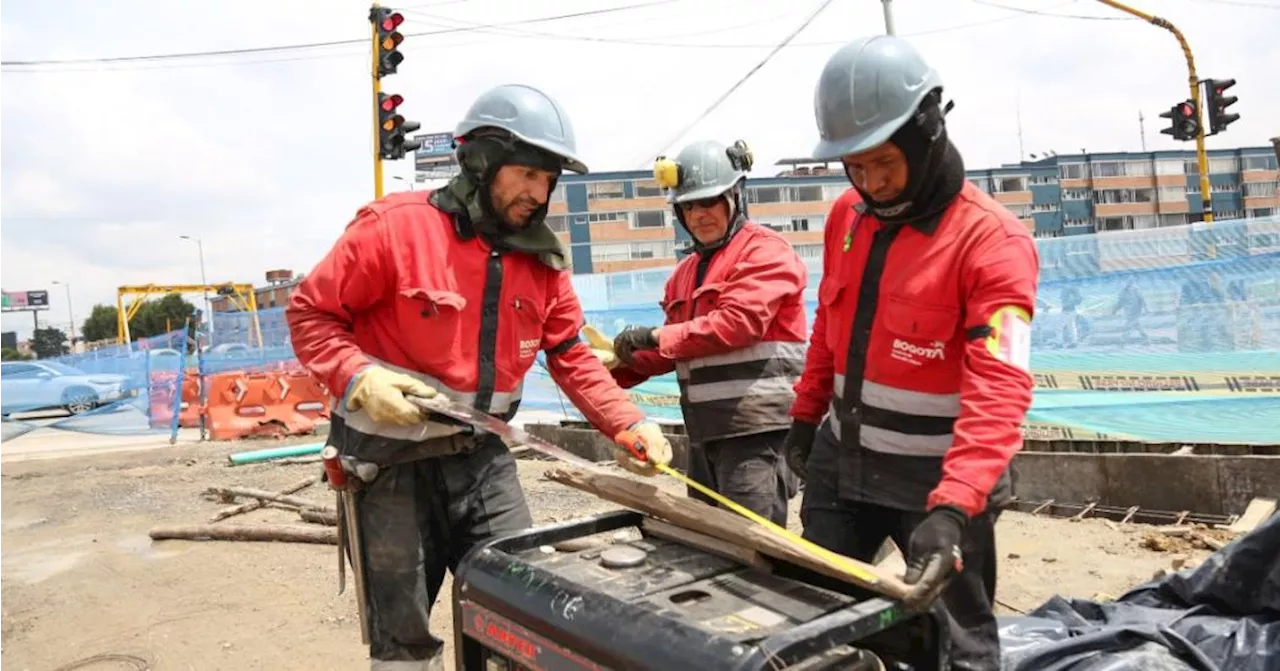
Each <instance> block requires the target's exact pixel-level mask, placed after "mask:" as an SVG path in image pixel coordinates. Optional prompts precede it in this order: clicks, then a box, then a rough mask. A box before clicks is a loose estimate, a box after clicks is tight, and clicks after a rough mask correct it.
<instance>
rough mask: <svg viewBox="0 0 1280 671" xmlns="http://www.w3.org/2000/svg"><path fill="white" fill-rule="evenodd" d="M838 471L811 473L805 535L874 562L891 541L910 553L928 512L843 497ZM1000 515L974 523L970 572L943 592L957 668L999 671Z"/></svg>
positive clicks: (969, 534)
mask: <svg viewBox="0 0 1280 671" xmlns="http://www.w3.org/2000/svg"><path fill="white" fill-rule="evenodd" d="M837 477H838V476H837V475H836V474H835V473H834V472H833V471H832V470H817V471H815V470H814V469H813V468H812V467H811V468H810V469H809V478H808V479H807V480H806V481H805V493H804V502H803V503H802V505H801V507H800V519H801V520H802V521H803V523H804V537H805V538H806V539H808V540H810V541H813V542H814V543H817V544H818V545H821V546H823V547H825V548H827V549H829V550H831V551H833V552H838V553H840V554H843V555H845V556H848V557H852V558H854V559H859V560H862V561H867V562H869V561H872V560H873V559H874V557H875V555H876V551H877V550H879V549H880V546H881V544H882V543H884V540H885V538H892V539H893V542H895V543H897V544H898V547H899V548H901V549H902V551H903V552H904V553H906V552H907V548H908V547H910V546H909V541H910V538H911V532H912V531H914V530H915V528H916V526H918V525H919V524H920V522H921V521H923V520H924V518H925V515H926V514H927V513H924V512H921V511H908V510H901V509H897V508H890V507H887V506H883V505H878V504H874V503H867V502H862V501H855V500H850V499H847V498H841V497H840V496H839V493H838V490H837V482H836V478H837ZM998 516H999V512H998V511H991V512H987V513H983V514H982V515H979V516H977V517H975V518H973V519H972V520H970V522H969V526H968V527H967V529H966V531H965V535H964V538H963V540H962V541H961V548H960V551H961V553H962V556H963V559H964V570H963V571H961V572H960V574H959V575H957V576H956V577H955V578H953V579H952V581H951V583H950V584H949V585H948V586H947V588H946V590H945V591H943V593H942V596H941V599H942V603H943V605H945V606H946V611H947V614H948V616H949V618H950V623H949V625H950V626H949V627H948V630H949V632H950V636H951V664H952V668H954V669H963V670H965V671H979V670H981V671H999V669H1000V637H999V629H998V626H997V624H996V617H995V613H994V611H993V607H992V604H993V603H994V602H995V592H996V548H995V521H996V518H997V517H998Z"/></svg>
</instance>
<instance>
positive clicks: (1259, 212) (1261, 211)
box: [1248, 207, 1276, 219]
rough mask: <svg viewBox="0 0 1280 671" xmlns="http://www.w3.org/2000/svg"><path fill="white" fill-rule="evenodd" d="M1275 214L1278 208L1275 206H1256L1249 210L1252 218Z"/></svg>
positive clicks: (1262, 217)
mask: <svg viewBox="0 0 1280 671" xmlns="http://www.w3.org/2000/svg"><path fill="white" fill-rule="evenodd" d="M1275 215H1276V209H1275V208H1274V207H1255V208H1253V209H1252V210H1249V215H1248V216H1249V218H1250V219H1264V218H1267V217H1274V216H1275Z"/></svg>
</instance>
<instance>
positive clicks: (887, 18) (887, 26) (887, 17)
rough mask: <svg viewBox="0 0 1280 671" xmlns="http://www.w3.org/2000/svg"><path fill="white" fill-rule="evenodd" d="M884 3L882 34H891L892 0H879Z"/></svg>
mask: <svg viewBox="0 0 1280 671" xmlns="http://www.w3.org/2000/svg"><path fill="white" fill-rule="evenodd" d="M880 4H882V5H884V34H885V35H893V34H895V33H894V32H893V0H880Z"/></svg>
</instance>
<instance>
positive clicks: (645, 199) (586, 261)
mask: <svg viewBox="0 0 1280 671" xmlns="http://www.w3.org/2000/svg"><path fill="white" fill-rule="evenodd" d="M776 166H777V167H778V168H779V171H778V174H777V175H775V176H773V177H763V178H752V179H749V180H748V181H747V186H746V188H747V201H748V203H749V207H750V212H751V217H752V218H753V219H755V220H756V221H757V222H759V223H761V224H764V225H766V226H769V227H771V228H773V229H774V230H777V231H780V232H781V233H782V234H783V236H784V237H786V238H787V239H789V240H790V241H791V243H792V244H793V245H794V246H795V248H796V251H797V252H798V253H799V254H800V255H801V256H802V257H810V258H816V257H818V256H820V255H821V246H822V231H823V227H824V224H825V221H826V214H827V212H828V210H829V209H830V207H831V203H832V201H833V200H835V198H836V197H837V196H839V194H840V193H842V192H843V191H844V190H845V189H846V188H847V187H848V181H847V180H846V179H845V176H844V173H843V171H842V170H841V168H840V166H839V164H831V163H825V164H824V163H818V162H813V161H810V160H806V159H785V160H782V161H779V162H778V163H777V164H776ZM967 174H968V177H969V179H970V180H971V181H972V182H973V183H974V184H976V185H977V186H978V187H979V188H982V189H983V190H984V191H986V192H988V193H990V194H992V195H993V196H994V197H995V199H996V200H997V201H999V202H1001V203H1003V204H1004V205H1005V206H1006V207H1008V208H1009V209H1010V210H1011V211H1013V212H1014V214H1016V215H1018V216H1019V218H1020V219H1021V220H1022V222H1023V223H1024V225H1026V227H1027V229H1028V230H1030V231H1032V232H1033V233H1034V234H1035V235H1036V237H1041V238H1048V237H1060V236H1070V235H1080V234H1087V233H1094V232H1107V231H1125V230H1142V229H1150V228H1159V227H1165V226H1178V225H1182V224H1186V223H1189V222H1194V221H1199V220H1200V214H1199V213H1200V209H1201V207H1202V201H1201V194H1200V182H1199V171H1198V168H1197V163H1196V157H1195V153H1194V152H1189V151H1160V152H1147V153H1123V152H1119V153H1103V154H1078V155H1073V156H1066V155H1053V156H1047V157H1039V158H1035V159H1034V160H1031V161H1023V162H1021V163H1018V164H1011V165H1004V166H1001V167H999V168H991V169H985V170H970V171H968V173H967ZM1278 182H1280V170H1278V169H1277V161H1276V152H1275V150H1274V149H1273V148H1272V147H1245V148H1240V149H1222V150H1212V151H1210V152H1209V183H1210V189H1211V190H1212V199H1211V201H1212V204H1213V211H1214V216H1215V218H1217V219H1219V220H1225V219H1261V218H1267V217H1273V216H1280V185H1278V184H1277V183H1278ZM549 212H550V215H549V217H548V222H549V223H550V225H551V227H552V228H553V230H555V231H556V232H557V233H558V234H559V235H560V237H561V238H562V239H563V240H564V241H565V242H566V243H567V244H568V245H569V246H570V249H571V250H572V256H573V272H574V273H575V274H592V273H608V272H616V271H622V270H637V269H643V268H653V267H661V266H668V265H673V264H674V263H675V262H676V260H677V259H676V250H677V249H679V248H680V247H683V246H684V245H686V244H688V242H689V236H688V234H687V233H686V232H685V231H684V229H683V228H682V227H680V226H679V225H678V222H677V221H676V219H675V215H674V213H673V212H672V211H671V207H670V206H669V205H668V204H667V202H666V198H665V197H664V196H663V194H662V191H661V190H660V189H659V188H658V187H657V185H656V184H655V183H654V182H653V178H652V175H651V174H650V173H649V172H648V171H642V170H636V171H626V172H600V173H592V174H588V175H573V174H566V175H565V176H564V177H562V178H561V180H560V184H559V186H558V187H557V188H556V191H555V193H554V194H553V196H552V202H551V205H550V208H549ZM1082 243H1083V241H1082ZM1091 246H1092V245H1091ZM1175 246H1176V245H1175Z"/></svg>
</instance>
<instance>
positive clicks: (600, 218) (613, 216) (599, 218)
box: [587, 212, 630, 224]
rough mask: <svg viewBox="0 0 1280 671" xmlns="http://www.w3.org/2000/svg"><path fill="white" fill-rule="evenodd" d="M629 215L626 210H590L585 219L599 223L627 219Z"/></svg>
mask: <svg viewBox="0 0 1280 671" xmlns="http://www.w3.org/2000/svg"><path fill="white" fill-rule="evenodd" d="M629 219H630V217H628V216H627V213H626V212H592V213H591V214H588V215H587V221H589V222H591V223H593V224H599V223H602V222H606V221H627V220H629Z"/></svg>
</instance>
